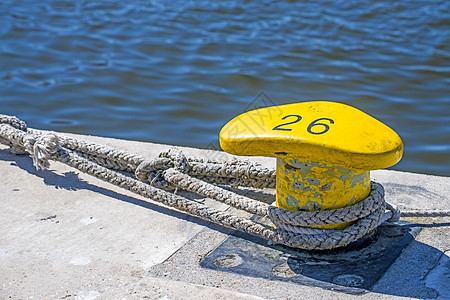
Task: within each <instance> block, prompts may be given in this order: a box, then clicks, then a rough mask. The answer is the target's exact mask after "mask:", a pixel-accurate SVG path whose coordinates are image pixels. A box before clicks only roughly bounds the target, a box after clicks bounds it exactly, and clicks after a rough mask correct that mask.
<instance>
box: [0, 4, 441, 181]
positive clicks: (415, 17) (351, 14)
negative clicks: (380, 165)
mask: <svg viewBox="0 0 450 300" xmlns="http://www.w3.org/2000/svg"><path fill="white" fill-rule="evenodd" d="M449 12H450V1H428V0H426V1H414V0H411V1H407V0H399V1H372V0H371V1H348V0H346V1H342V0H337V1H336V0H334V1H331V0H329V1H324V0H322V1H321V0H315V1H242V0H239V1H238V0H232V1H211V0H205V1H202V0H195V1H162V0H159V1H156V0H155V1H147V0H142V1H106V0H103V1H95V0H89V1H87V0H85V1H83V0H80V1H73V0H70V1H50V0H39V1H36V0H27V1H25V0H22V1H14V0H2V1H1V2H0V113H3V114H10V115H16V116H18V117H20V118H22V119H23V120H25V121H26V122H27V124H28V125H29V126H30V127H34V128H41V129H51V130H56V131H66V132H74V133H84V134H93V135H100V136H110V137H117V138H126V139H133V140H144V141H153V142H158V143H168V144H176V145H189V146H195V147H203V148H206V147H213V146H212V145H216V144H217V141H218V132H219V130H220V128H221V127H222V126H223V125H224V124H225V123H226V122H227V121H229V120H230V119H231V118H233V117H234V116H236V115H237V114H240V113H241V112H243V111H245V110H248V109H251V108H256V107H258V106H264V105H268V104H270V105H273V104H283V103H292V102H297V101H305V100H313V99H325V100H333V101H339V102H344V103H347V104H350V105H352V106H355V107H358V108H359V109H361V110H363V111H365V112H367V113H369V114H371V115H373V116H375V117H376V118H378V119H380V120H381V121H383V122H384V123H386V124H388V125H389V126H390V127H392V128H393V129H394V130H396V131H397V132H398V133H399V134H400V136H401V137H402V139H403V141H404V143H405V153H404V158H403V160H402V161H401V162H400V163H399V164H397V165H396V166H395V167H394V169H397V170H404V171H413V172H421V173H428V174H440V175H446V176H450V98H449V94H450V60H449V57H450V21H449ZM261 92H264V93H263V94H261Z"/></svg>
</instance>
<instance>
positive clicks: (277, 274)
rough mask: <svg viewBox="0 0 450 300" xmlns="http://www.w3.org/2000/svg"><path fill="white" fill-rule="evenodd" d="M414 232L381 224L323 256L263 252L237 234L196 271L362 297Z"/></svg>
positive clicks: (262, 245) (403, 225)
mask: <svg viewBox="0 0 450 300" xmlns="http://www.w3.org/2000/svg"><path fill="white" fill-rule="evenodd" d="M419 231H420V227H412V226H409V223H407V222H398V223H390V224H384V225H381V226H380V227H378V228H377V230H376V231H374V232H373V233H372V234H370V235H369V236H367V237H365V238H363V239H362V240H360V241H357V242H355V243H352V244H350V245H348V246H347V247H343V248H339V249H333V250H327V251H306V250H298V249H292V248H288V247H284V246H279V245H273V246H268V245H267V244H266V242H265V241H263V240H259V239H257V238H253V237H252V238H249V236H248V235H245V237H244V236H243V235H244V234H241V233H236V234H235V235H232V236H230V237H229V238H227V239H226V240H225V241H224V242H223V243H222V244H221V245H220V246H219V247H217V248H216V249H215V250H214V251H212V252H211V253H210V254H208V255H207V256H206V257H205V258H204V259H203V260H202V261H201V262H200V266H201V267H204V268H209V269H214V270H219V271H225V272H231V273H237V274H242V275H246V276H252V277H260V278H267V279H271V280H280V281H288V282H292V283H298V284H302V285H309V286H315V287H321V288H325V289H330V290H335V291H341V292H344V293H349V294H362V293H365V292H367V291H368V290H370V289H371V288H372V287H373V286H374V285H375V283H376V282H377V281H378V279H380V278H381V276H383V274H384V273H385V272H386V271H387V269H388V268H389V267H390V266H391V264H392V263H393V262H394V261H395V260H396V259H397V258H398V257H399V255H400V254H401V253H402V251H403V249H404V248H406V246H407V245H408V244H409V243H410V242H411V241H412V240H414V237H415V236H417V234H418V233H419Z"/></svg>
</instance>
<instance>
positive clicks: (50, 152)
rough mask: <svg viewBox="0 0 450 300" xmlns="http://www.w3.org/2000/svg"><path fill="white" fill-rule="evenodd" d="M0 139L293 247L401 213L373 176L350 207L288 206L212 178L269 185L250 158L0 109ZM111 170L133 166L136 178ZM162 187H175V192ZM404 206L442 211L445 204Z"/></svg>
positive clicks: (337, 239) (38, 162)
mask: <svg viewBox="0 0 450 300" xmlns="http://www.w3.org/2000/svg"><path fill="white" fill-rule="evenodd" d="M0 142H1V143H4V144H6V145H9V146H11V149H13V150H14V151H15V152H16V153H24V152H25V153H29V154H30V155H31V157H32V158H33V164H34V165H35V167H36V168H37V169H42V168H47V167H48V166H49V162H48V160H49V159H53V160H56V161H60V162H63V163H66V164H68V165H70V166H72V167H75V168H77V169H79V170H80V171H82V172H85V173H88V174H90V175H93V176H95V177H97V178H100V179H102V180H105V181H107V182H110V183H112V184H115V185H117V186H120V187H122V188H125V189H128V190H130V191H133V192H135V193H137V194H139V195H142V196H144V197H147V198H150V199H152V200H155V201H159V202H161V203H163V204H165V205H168V206H171V207H174V208H177V209H179V210H182V211H186V212H188V213H189V214H192V215H195V216H198V217H201V218H203V219H206V220H209V221H211V222H213V223H216V224H218V225H222V226H227V227H230V228H233V229H236V230H240V231H243V232H247V233H250V234H253V235H256V236H259V237H262V238H264V239H266V240H268V241H269V242H271V243H277V244H283V245H287V246H290V247H294V248H301V249H309V250H311V249H332V248H336V247H341V246H345V245H347V244H349V243H351V242H353V241H355V240H357V239H359V238H361V237H363V236H364V235H366V234H367V233H368V232H371V231H373V230H374V229H375V228H376V227H377V226H378V225H380V224H381V223H383V222H385V221H397V220H398V219H399V218H400V210H399V209H398V208H396V207H395V206H393V205H391V204H388V203H386V202H385V201H384V190H383V187H382V186H381V185H380V184H378V183H375V182H372V189H371V192H370V195H369V196H368V197H367V198H366V199H364V200H363V201H360V202H359V203H357V204H355V205H352V206H350V207H345V208H341V209H335V210H327V211H318V212H301V211H289V210H284V209H281V208H277V207H274V206H271V205H268V204H266V203H263V202H260V201H256V200H254V199H251V198H248V197H245V196H242V195H238V194H236V193H234V192H231V191H229V190H227V189H224V188H221V187H218V186H217V185H214V184H222V185H229V186H232V187H233V186H237V185H240V186H251V187H256V188H262V187H275V173H276V172H275V170H272V169H267V168H262V167H260V166H258V165H255V164H251V163H249V162H242V161H231V162H218V161H209V160H205V159H201V158H196V157H185V156H184V155H183V154H182V153H181V152H180V151H177V150H175V149H171V150H169V151H168V152H164V153H162V154H161V155H160V157H159V158H156V159H154V160H147V159H146V158H145V157H143V156H140V155H135V154H131V153H128V152H126V151H123V150H120V149H116V148H112V147H107V146H102V145H98V144H95V143H89V142H85V141H81V140H78V139H74V138H69V137H64V136H61V135H56V134H54V133H48V132H44V131H40V130H35V129H29V128H27V127H26V124H25V123H24V122H23V121H20V120H19V119H17V118H15V117H10V116H5V115H0ZM116 170H118V171H127V172H130V173H134V174H135V177H136V178H137V179H138V180H137V179H134V178H132V177H130V176H126V175H124V174H122V173H119V172H117V171H116ZM179 189H183V190H187V191H191V192H195V193H197V194H199V195H202V196H204V197H208V198H211V199H214V200H217V201H220V202H223V203H226V204H227V205H229V206H233V207H236V208H239V209H242V210H245V211H247V212H250V213H252V214H257V215H260V216H267V217H269V218H270V220H271V221H272V222H273V223H274V225H275V226H276V229H274V228H272V227H271V228H269V227H266V226H263V225H261V224H258V223H256V222H254V221H252V220H249V219H246V218H241V217H238V216H236V215H233V214H230V213H228V212H225V211H219V210H215V209H213V208H211V207H208V206H206V205H204V204H200V203H197V202H195V201H192V200H190V199H188V198H185V197H182V196H179V195H176V192H177V191H178V190H179ZM167 190H168V191H173V190H175V193H171V192H168V191H167ZM386 208H387V209H388V210H389V211H388V212H386ZM420 213H422V215H420ZM408 214H409V215H411V214H412V216H419V215H420V216H424V215H426V216H448V215H450V211H438V212H408ZM403 215H404V214H403ZM350 221H352V222H354V223H353V224H352V225H350V226H348V227H347V228H345V229H343V230H329V229H320V228H311V226H315V225H329V224H338V223H343V222H350Z"/></svg>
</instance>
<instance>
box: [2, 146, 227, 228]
mask: <svg viewBox="0 0 450 300" xmlns="http://www.w3.org/2000/svg"><path fill="white" fill-rule="evenodd" d="M0 160H3V161H10V162H11V165H14V166H17V167H19V168H20V169H22V170H24V171H26V172H27V173H29V174H31V175H34V176H37V177H40V178H42V179H43V181H44V183H45V184H46V185H48V186H53V187H55V188H56V189H65V190H68V191H77V190H90V191H92V192H95V193H99V194H101V195H104V196H107V197H110V198H113V199H116V200H120V201H123V202H127V203H131V204H134V205H138V206H141V207H144V208H147V209H150V210H153V211H156V212H159V213H162V214H166V215H170V216H173V217H176V218H178V219H182V220H186V221H189V222H192V223H196V224H199V225H202V226H205V227H208V228H212V229H214V230H218V231H220V232H223V233H226V234H229V233H231V232H232V230H230V229H227V228H222V227H218V226H217V225H215V224H213V223H210V222H208V221H206V220H203V219H201V218H199V217H195V216H191V215H189V214H186V213H182V212H180V211H177V210H175V209H174V208H169V207H167V206H164V205H163V204H156V203H157V202H155V203H153V201H152V200H151V199H149V200H148V201H147V200H141V199H138V198H135V197H131V196H127V195H124V194H122V193H118V192H115V191H113V190H109V189H106V188H103V187H99V186H96V185H93V184H90V183H89V182H87V181H85V180H83V179H81V178H79V176H78V174H77V173H76V172H73V171H70V172H65V173H63V175H59V174H57V173H55V172H54V171H52V170H40V171H38V170H36V168H35V167H34V166H33V161H32V159H31V158H30V157H29V156H27V155H15V154H12V153H11V152H10V151H9V150H6V149H0ZM77 171H78V170H77ZM78 172H80V171H78ZM108 184H109V183H108ZM112 186H114V185H112ZM179 194H181V192H180V193H179ZM136 196H137V197H140V196H138V195H136ZM189 196H191V197H190V198H191V199H192V198H195V197H197V196H196V195H195V194H193V195H191V193H189ZM197 198H198V197H197Z"/></svg>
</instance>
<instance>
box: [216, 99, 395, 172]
mask: <svg viewBox="0 0 450 300" xmlns="http://www.w3.org/2000/svg"><path fill="white" fill-rule="evenodd" d="M220 145H221V147H222V149H223V150H224V151H226V152H228V153H231V154H236V155H256V156H278V157H296V158H300V159H302V160H304V161H314V162H323V163H326V164H327V165H329V166H338V167H344V168H348V169H353V170H375V169H381V168H386V167H389V166H392V165H394V164H396V163H397V162H398V161H399V160H400V159H401V157H402V154H403V143H402V140H401V139H400V137H399V136H398V134H397V133H396V132H395V131H393V130H392V129H391V128H389V127H388V126H386V125H384V124H383V123H381V122H380V121H378V120H377V119H375V118H373V117H371V116H369V115H368V114H366V113H364V112H362V111H360V110H359V109H356V108H354V107H351V106H349V105H345V104H342V103H336V102H330V101H310V102H302V103H294V104H286V105H281V106H276V107H266V108H261V109H257V110H253V111H249V112H246V113H244V114H241V115H239V116H237V117H235V118H234V119H233V120H231V121H230V122H228V123H227V124H226V125H225V126H224V127H223V128H222V130H221V131H220Z"/></svg>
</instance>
